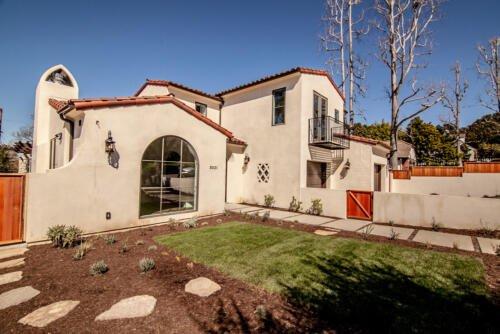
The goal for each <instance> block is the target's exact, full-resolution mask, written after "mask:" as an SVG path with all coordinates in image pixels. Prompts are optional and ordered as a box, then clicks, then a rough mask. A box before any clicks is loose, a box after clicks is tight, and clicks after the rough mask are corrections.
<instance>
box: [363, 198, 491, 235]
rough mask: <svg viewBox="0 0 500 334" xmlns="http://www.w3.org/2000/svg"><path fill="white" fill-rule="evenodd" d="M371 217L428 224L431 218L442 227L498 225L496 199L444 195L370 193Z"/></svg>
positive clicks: (413, 224) (467, 227)
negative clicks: (371, 198) (371, 194)
mask: <svg viewBox="0 0 500 334" xmlns="http://www.w3.org/2000/svg"><path fill="white" fill-rule="evenodd" d="M373 215H374V216H373V221H374V222H383V223H388V222H390V221H393V222H394V223H395V224H402V225H412V226H427V227H430V226H431V224H432V221H433V219H434V220H435V221H436V222H437V223H439V224H441V226H442V227H447V228H455V229H478V228H482V227H484V225H487V226H488V227H489V228H496V229H498V228H500V200H499V199H493V198H478V197H464V196H446V195H421V194H397V193H382V192H375V193H374V194H373Z"/></svg>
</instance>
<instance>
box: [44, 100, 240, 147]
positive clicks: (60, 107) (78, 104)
mask: <svg viewBox="0 0 500 334" xmlns="http://www.w3.org/2000/svg"><path fill="white" fill-rule="evenodd" d="M163 103H172V104H174V105H176V106H177V107H179V108H180V109H182V110H184V111H186V112H187V113H188V114H190V115H191V116H193V117H195V118H197V119H198V120H200V121H202V122H204V123H206V124H208V125H209V126H211V127H212V128H214V129H215V130H217V131H219V132H221V133H222V134H224V135H225V136H226V137H227V138H228V140H229V141H231V142H232V143H237V144H240V145H246V144H245V142H244V141H242V140H239V139H237V138H236V137H234V135H233V133H232V132H231V131H229V130H227V129H226V128H224V127H222V126H220V125H219V124H217V123H215V122H214V121H212V120H211V119H210V118H208V117H206V116H203V115H202V114H200V113H199V112H197V111H196V110H194V109H193V108H191V107H189V106H188V105H186V104H184V103H183V102H181V101H179V100H177V99H176V98H174V97H172V96H168V95H160V96H139V97H137V96H132V97H115V98H97V99H74V100H67V101H63V100H56V99H49V104H50V105H51V106H52V107H54V108H55V109H56V110H57V112H58V113H66V112H68V111H70V110H72V109H79V110H84V109H96V108H106V107H115V106H130V105H145V104H163Z"/></svg>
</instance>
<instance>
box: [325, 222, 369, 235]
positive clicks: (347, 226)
mask: <svg viewBox="0 0 500 334" xmlns="http://www.w3.org/2000/svg"><path fill="white" fill-rule="evenodd" d="M370 224H371V222H370V221H366V220H358V219H339V220H335V221H332V222H329V223H326V224H322V225H321V227H331V228H334V229H337V230H344V231H351V232H355V231H358V230H361V229H362V228H363V227H365V226H367V225H370Z"/></svg>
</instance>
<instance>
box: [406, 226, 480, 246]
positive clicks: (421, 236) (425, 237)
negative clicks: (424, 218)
mask: <svg viewBox="0 0 500 334" xmlns="http://www.w3.org/2000/svg"><path fill="white" fill-rule="evenodd" d="M413 241H417V242H422V243H430V244H432V245H436V246H443V247H450V248H453V247H454V245H456V246H457V248H459V249H463V250H468V251H474V244H473V243H472V239H471V237H470V236H469V235H461V234H453V233H444V232H435V231H427V230H420V231H418V232H417V235H415V238H413Z"/></svg>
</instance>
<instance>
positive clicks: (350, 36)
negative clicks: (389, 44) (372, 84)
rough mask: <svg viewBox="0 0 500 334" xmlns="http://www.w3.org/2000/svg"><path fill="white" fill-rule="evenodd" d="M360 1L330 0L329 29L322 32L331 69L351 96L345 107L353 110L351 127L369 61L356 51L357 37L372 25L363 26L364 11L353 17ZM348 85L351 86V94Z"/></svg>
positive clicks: (366, 31) (325, 19) (350, 114)
mask: <svg viewBox="0 0 500 334" xmlns="http://www.w3.org/2000/svg"><path fill="white" fill-rule="evenodd" d="M360 4H361V0H327V1H326V15H325V17H324V18H323V20H324V21H325V23H326V31H325V34H324V35H323V36H321V42H322V47H323V50H324V51H325V52H326V53H328V54H329V55H330V56H329V58H328V61H327V63H328V65H329V66H330V67H331V69H330V71H331V72H336V73H338V74H339V75H340V84H339V88H340V89H341V91H342V94H343V95H344V97H346V96H347V97H348V101H349V102H348V103H349V104H348V106H346V105H345V103H344V109H345V110H346V111H347V112H348V114H349V124H350V126H351V127H352V125H353V124H354V115H355V113H356V112H355V110H354V109H355V108H354V104H355V103H356V95H357V94H361V95H364V94H365V87H364V86H363V85H362V81H363V80H364V78H365V67H366V63H365V62H364V61H363V60H362V59H361V57H359V56H358V55H357V54H356V53H355V47H354V40H357V39H359V38H361V37H362V36H364V35H366V34H367V33H368V26H365V27H360V26H361V25H362V23H363V22H364V11H361V13H360V14H359V17H357V18H356V19H354V18H353V9H354V7H355V6H357V5H360ZM346 55H347V56H346ZM346 58H347V59H346ZM346 86H348V88H349V90H348V94H346Z"/></svg>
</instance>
